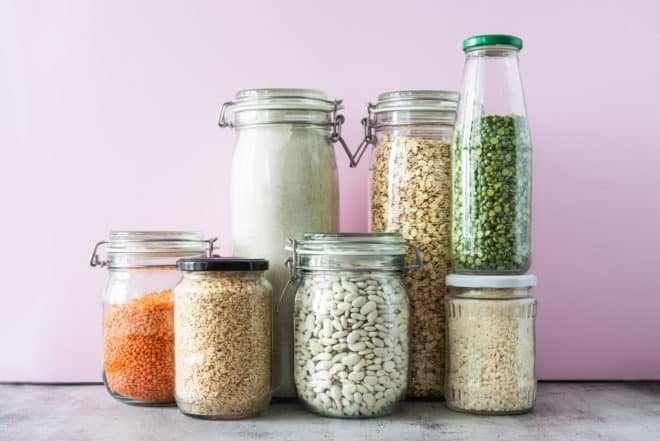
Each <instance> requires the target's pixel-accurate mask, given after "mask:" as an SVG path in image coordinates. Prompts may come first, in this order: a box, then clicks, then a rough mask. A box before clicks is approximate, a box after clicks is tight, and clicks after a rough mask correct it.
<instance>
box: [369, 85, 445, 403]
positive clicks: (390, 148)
mask: <svg viewBox="0 0 660 441" xmlns="http://www.w3.org/2000/svg"><path fill="white" fill-rule="evenodd" d="M457 103H458V93H457V92H447V91H441V90H407V91H397V92H388V93H383V94H381V95H380V96H379V97H378V102H377V103H376V104H369V105H368V107H367V110H368V116H367V117H366V118H364V119H363V120H362V124H363V126H364V128H365V139H364V141H363V142H362V144H361V145H360V147H359V148H358V151H357V152H356V161H359V159H360V157H361V156H362V155H363V154H364V152H365V150H366V149H367V146H368V145H369V144H373V145H374V149H373V154H372V160H371V168H370V172H371V179H370V183H371V186H370V187H371V188H370V189H371V191H370V193H371V198H370V210H369V215H370V216H369V218H370V227H371V231H373V232H388V231H389V232H394V231H398V232H400V233H401V234H402V235H403V238H404V239H405V240H408V241H411V242H412V243H414V244H415V245H416V246H417V248H418V249H419V251H420V253H421V254H422V258H423V260H424V265H423V266H422V268H421V269H420V270H419V271H413V272H409V273H407V274H406V275H405V277H404V283H405V285H406V290H407V292H408V298H409V299H410V382H409V385H408V396H409V397H414V398H425V399H429V398H431V399H433V398H435V399H438V398H442V396H443V393H444V384H443V383H444V366H445V313H444V306H443V301H444V297H445V295H446V294H447V287H446V286H445V277H446V276H447V274H449V272H450V266H451V256H450V249H451V245H450V237H451V208H450V207H451V158H450V156H451V155H450V150H451V140H452V134H453V131H454V119H455V117H456V106H457Z"/></svg>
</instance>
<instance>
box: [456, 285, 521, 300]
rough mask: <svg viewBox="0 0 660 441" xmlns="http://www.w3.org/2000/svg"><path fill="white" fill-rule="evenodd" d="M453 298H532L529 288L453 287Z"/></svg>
mask: <svg viewBox="0 0 660 441" xmlns="http://www.w3.org/2000/svg"><path fill="white" fill-rule="evenodd" d="M450 294H451V296H452V297H456V298H461V299H485V300H513V299H523V298H531V297H532V296H531V295H530V293H529V288H463V287H460V288H459V287H451V288H450Z"/></svg>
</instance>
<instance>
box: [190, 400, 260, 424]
mask: <svg viewBox="0 0 660 441" xmlns="http://www.w3.org/2000/svg"><path fill="white" fill-rule="evenodd" d="M269 402H270V400H269V401H267V402H266V403H265V404H263V405H261V406H260V407H257V406H245V407H246V409H248V408H249V409H250V411H249V412H245V413H234V414H231V413H229V412H219V411H216V412H207V413H202V412H200V408H206V409H208V406H203V405H199V404H190V403H184V402H181V401H177V406H178V408H179V411H180V412H181V413H182V414H184V415H185V416H189V417H191V418H196V419H200V420H229V421H231V420H244V419H247V418H253V417H256V416H258V415H260V414H261V413H263V411H264V410H265V409H266V408H267V407H268V403H269ZM206 409H205V410H206ZM255 409H256V410H255Z"/></svg>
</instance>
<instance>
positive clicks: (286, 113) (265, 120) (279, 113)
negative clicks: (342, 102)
mask: <svg viewBox="0 0 660 441" xmlns="http://www.w3.org/2000/svg"><path fill="white" fill-rule="evenodd" d="M273 124H283V125H295V126H303V127H304V126H309V127H318V128H325V129H328V130H329V129H330V127H331V125H332V116H331V114H330V113H328V112H324V111H319V110H294V109H287V110H278V109H259V110H244V111H241V112H237V113H236V116H235V122H234V127H236V128H237V129H241V128H246V127H259V126H269V125H273Z"/></svg>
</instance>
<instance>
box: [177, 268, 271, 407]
mask: <svg viewBox="0 0 660 441" xmlns="http://www.w3.org/2000/svg"><path fill="white" fill-rule="evenodd" d="M177 267H178V268H179V270H180V271H181V273H182V278H181V280H180V282H179V284H178V285H177V286H176V288H174V331H175V344H174V352H175V372H176V374H175V397H176V404H177V406H178V407H179V409H180V410H181V412H183V413H184V414H186V415H189V416H194V417H199V418H207V419H239V418H247V417H250V416H254V415H257V414H259V413H260V412H261V411H263V410H264V409H265V408H266V407H267V406H268V403H269V402H270V396H271V356H272V354H271V351H272V349H271V345H272V337H271V291H272V287H271V285H270V283H269V282H268V280H266V277H265V275H264V274H265V271H266V270H268V261H267V260H264V259H244V258H221V257H216V258H208V259H205V258H199V259H181V260H179V261H178V262H177Z"/></svg>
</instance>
